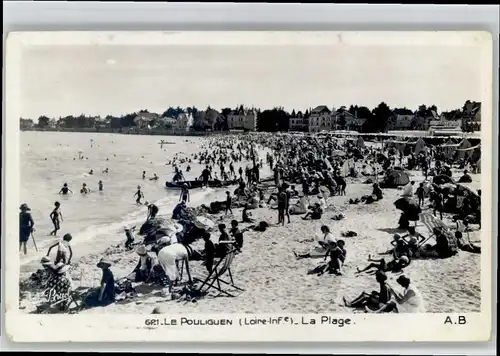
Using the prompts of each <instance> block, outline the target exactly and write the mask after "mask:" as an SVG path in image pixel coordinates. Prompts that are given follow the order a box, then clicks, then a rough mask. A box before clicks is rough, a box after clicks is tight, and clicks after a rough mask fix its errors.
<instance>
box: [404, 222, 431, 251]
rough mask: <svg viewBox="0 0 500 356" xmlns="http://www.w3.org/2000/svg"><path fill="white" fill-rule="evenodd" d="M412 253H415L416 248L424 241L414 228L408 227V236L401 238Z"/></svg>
mask: <svg viewBox="0 0 500 356" xmlns="http://www.w3.org/2000/svg"><path fill="white" fill-rule="evenodd" d="M401 238H402V239H403V240H404V241H405V242H406V244H407V245H408V248H409V249H410V251H411V252H412V253H415V252H416V251H417V249H418V246H419V245H420V244H421V243H423V242H424V241H425V237H424V236H423V235H422V234H420V233H419V232H417V231H416V229H415V226H408V234H406V235H403V236H401Z"/></svg>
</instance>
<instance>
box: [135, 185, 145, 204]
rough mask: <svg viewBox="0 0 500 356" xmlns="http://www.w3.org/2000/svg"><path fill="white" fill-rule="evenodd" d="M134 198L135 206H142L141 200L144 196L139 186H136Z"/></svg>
mask: <svg viewBox="0 0 500 356" xmlns="http://www.w3.org/2000/svg"><path fill="white" fill-rule="evenodd" d="M134 197H137V199H136V200H135V202H136V203H137V204H142V203H141V199H142V198H144V194H143V193H142V191H141V186H140V185H138V186H137V192H135V194H134Z"/></svg>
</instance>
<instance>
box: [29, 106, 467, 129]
mask: <svg viewBox="0 0 500 356" xmlns="http://www.w3.org/2000/svg"><path fill="white" fill-rule="evenodd" d="M437 110H438V109H437V107H436V106H435V105H430V106H426V105H420V106H419V107H418V109H417V110H415V111H412V110H410V109H408V108H397V109H391V108H390V107H389V106H388V105H387V104H386V103H385V102H382V103H380V104H379V105H377V106H376V107H375V108H373V109H370V108H368V107H366V106H358V105H351V106H350V107H349V108H347V107H345V106H342V107H340V108H339V109H332V112H333V111H335V112H336V113H337V114H338V115H337V116H338V117H339V118H340V119H339V121H338V126H337V129H340V130H342V129H345V128H346V127H345V120H343V119H342V118H343V113H349V114H351V115H353V116H355V117H357V118H359V119H365V120H366V121H365V122H364V124H363V126H362V127H361V129H360V131H362V132H367V133H370V132H385V131H387V126H388V121H389V119H390V117H391V116H393V115H394V114H399V115H415V116H421V117H429V116H432V112H434V113H437ZM462 110H463V109H457V110H454V111H451V112H447V113H442V116H443V117H445V118H448V117H452V116H455V113H460V112H462ZM247 111H251V112H255V114H256V115H257V131H266V132H277V131H288V129H289V123H290V118H296V117H303V118H308V117H309V116H310V115H311V110H310V109H306V110H305V111H303V112H302V111H296V110H292V112H288V111H286V110H284V109H283V108H282V107H275V108H273V109H265V110H262V109H258V108H252V109H248V108H244V107H243V106H240V107H238V108H236V109H231V108H224V109H222V110H221V111H218V110H215V109H212V108H210V107H207V108H206V109H205V110H199V109H198V108H196V107H194V106H192V107H187V108H181V107H175V108H174V107H169V108H168V109H167V110H166V111H165V112H163V113H161V114H158V113H150V112H149V111H148V110H140V111H137V112H133V113H128V114H125V115H121V116H113V115H107V116H106V117H104V118H102V117H100V116H89V115H85V114H80V115H78V116H74V115H68V116H65V117H59V118H57V119H56V118H51V117H48V116H45V115H42V116H40V117H39V118H38V119H37V120H36V122H34V121H33V120H32V119H25V118H21V129H30V128H36V129H46V128H51V129H54V128H59V129H90V128H110V129H113V130H114V129H126V128H133V127H135V126H136V125H137V124H136V120H135V119H136V118H137V116H138V115H140V114H149V115H150V117H152V119H151V122H150V126H151V127H153V128H166V129H171V128H172V123H171V120H170V121H168V120H167V121H168V122H165V120H164V119H165V118H171V119H177V118H178V117H179V115H181V114H186V115H187V116H189V117H192V123H191V130H194V131H227V130H228V126H229V125H228V116H229V115H230V114H231V113H234V112H247Z"/></svg>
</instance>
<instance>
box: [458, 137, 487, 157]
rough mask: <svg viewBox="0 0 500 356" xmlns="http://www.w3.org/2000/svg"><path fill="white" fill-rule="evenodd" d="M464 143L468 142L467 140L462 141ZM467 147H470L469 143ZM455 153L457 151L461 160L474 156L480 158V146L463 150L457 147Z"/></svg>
mask: <svg viewBox="0 0 500 356" xmlns="http://www.w3.org/2000/svg"><path fill="white" fill-rule="evenodd" d="M464 141H467V142H469V140H464ZM462 142H463V141H462ZM461 145H462V143H461ZM469 145H470V142H469ZM464 146H467V144H466V143H464ZM457 151H458V155H459V157H461V158H465V157H467V158H472V157H474V156H476V157H481V144H479V145H476V146H473V147H472V146H469V147H465V148H462V147H458V148H457Z"/></svg>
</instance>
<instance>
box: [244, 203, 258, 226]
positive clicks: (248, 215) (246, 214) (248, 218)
mask: <svg viewBox="0 0 500 356" xmlns="http://www.w3.org/2000/svg"><path fill="white" fill-rule="evenodd" d="M248 207H249V204H245V207H244V208H243V210H242V212H241V220H242V221H243V222H244V223H250V224H253V223H254V222H255V220H254V219H252V218H251V213H250V212H248Z"/></svg>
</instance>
